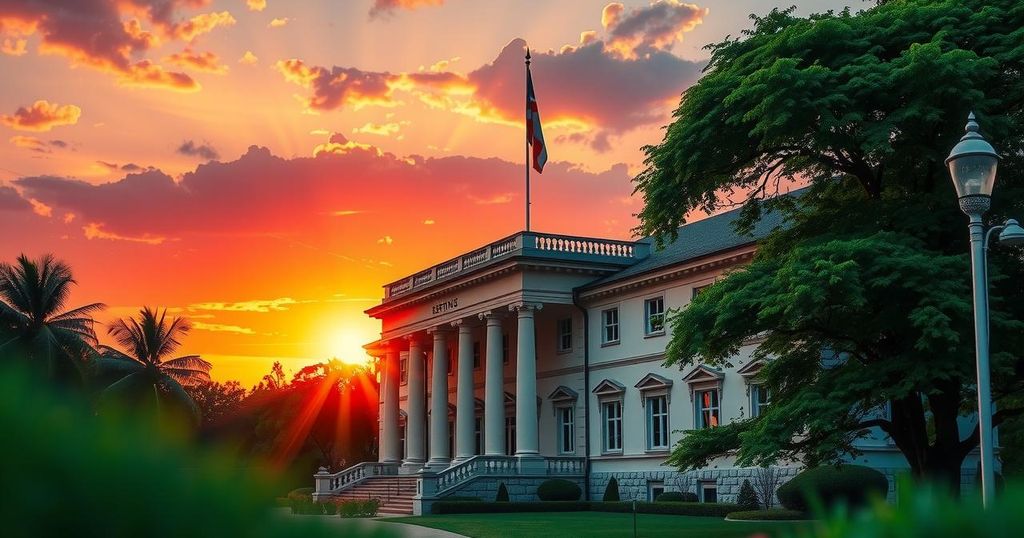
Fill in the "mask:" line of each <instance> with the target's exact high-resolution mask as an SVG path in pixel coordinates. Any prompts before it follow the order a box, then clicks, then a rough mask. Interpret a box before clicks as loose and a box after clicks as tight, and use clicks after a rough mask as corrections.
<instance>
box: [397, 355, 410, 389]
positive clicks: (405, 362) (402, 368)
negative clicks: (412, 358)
mask: <svg viewBox="0 0 1024 538" xmlns="http://www.w3.org/2000/svg"><path fill="white" fill-rule="evenodd" d="M408 382H409V357H399V359H398V384H399V385H405V384H407V383H408Z"/></svg>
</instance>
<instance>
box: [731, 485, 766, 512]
mask: <svg viewBox="0 0 1024 538" xmlns="http://www.w3.org/2000/svg"><path fill="white" fill-rule="evenodd" d="M736 504H738V505H740V507H741V508H742V509H744V510H760V509H761V500H760V499H758V498H757V493H756V492H755V491H754V486H751V485H750V480H746V479H744V480H743V485H742V486H740V494H739V495H738V496H737V497H736Z"/></svg>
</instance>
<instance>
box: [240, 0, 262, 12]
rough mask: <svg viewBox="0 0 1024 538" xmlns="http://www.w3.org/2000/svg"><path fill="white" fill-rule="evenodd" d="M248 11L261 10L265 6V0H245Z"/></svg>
mask: <svg viewBox="0 0 1024 538" xmlns="http://www.w3.org/2000/svg"><path fill="white" fill-rule="evenodd" d="M245 5H246V6H248V7H249V11H263V10H264V9H265V8H266V7H267V0H245Z"/></svg>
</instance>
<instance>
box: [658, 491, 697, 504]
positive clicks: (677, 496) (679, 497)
mask: <svg viewBox="0 0 1024 538" xmlns="http://www.w3.org/2000/svg"><path fill="white" fill-rule="evenodd" d="M697 501H698V499H697V494H696V493H694V492H692V491H666V492H664V493H662V494H661V495H658V496H657V497H655V499H654V502H656V503H695V502H697Z"/></svg>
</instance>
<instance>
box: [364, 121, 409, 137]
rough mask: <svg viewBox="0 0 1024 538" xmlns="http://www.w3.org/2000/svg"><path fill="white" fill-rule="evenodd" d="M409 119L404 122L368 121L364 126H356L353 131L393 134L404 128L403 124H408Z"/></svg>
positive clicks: (381, 134)
mask: <svg viewBox="0 0 1024 538" xmlns="http://www.w3.org/2000/svg"><path fill="white" fill-rule="evenodd" d="M408 124H409V122H408V121H402V122H391V123H373V122H368V123H365V124H363V126H362V127H356V128H355V129H352V132H353V133H363V134H375V135H380V136H391V135H393V134H395V133H397V132H398V131H400V130H402V126H403V125H408Z"/></svg>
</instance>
